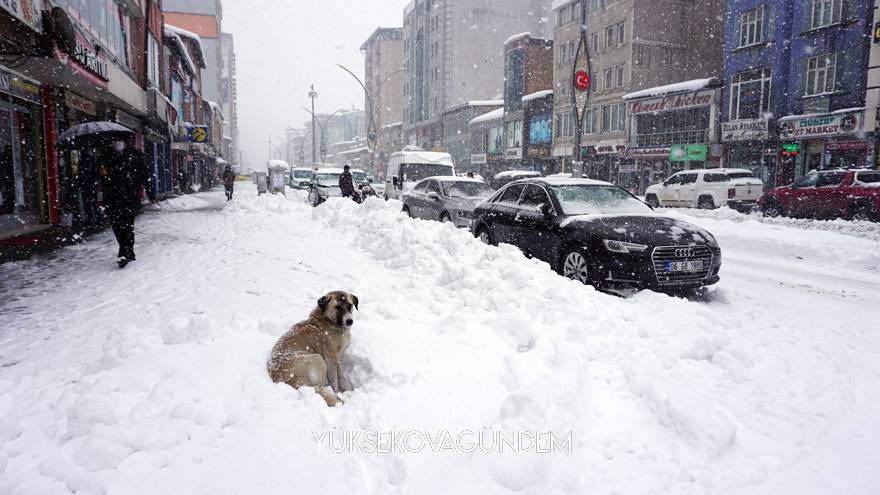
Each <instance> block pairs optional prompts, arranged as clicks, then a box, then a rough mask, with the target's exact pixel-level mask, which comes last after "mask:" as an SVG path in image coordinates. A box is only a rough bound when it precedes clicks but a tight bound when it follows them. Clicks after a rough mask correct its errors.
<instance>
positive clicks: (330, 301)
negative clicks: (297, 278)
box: [318, 291, 358, 327]
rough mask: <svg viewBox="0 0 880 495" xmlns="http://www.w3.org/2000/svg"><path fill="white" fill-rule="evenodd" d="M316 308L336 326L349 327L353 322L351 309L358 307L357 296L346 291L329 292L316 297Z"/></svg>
mask: <svg viewBox="0 0 880 495" xmlns="http://www.w3.org/2000/svg"><path fill="white" fill-rule="evenodd" d="M352 308H353V309H352ZM318 309H320V310H321V313H323V315H324V318H327V319H328V320H330V321H332V322H333V323H335V324H336V325H337V326H340V327H350V326H351V325H352V324H353V323H354V316H353V314H352V313H353V310H354V309H358V298H357V296H355V295H354V294H349V293H348V292H343V291H335V292H330V293H328V294H327V295H325V296H323V297H321V298H320V299H318Z"/></svg>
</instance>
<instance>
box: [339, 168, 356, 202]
mask: <svg viewBox="0 0 880 495" xmlns="http://www.w3.org/2000/svg"><path fill="white" fill-rule="evenodd" d="M339 191H340V192H341V193H342V197H343V198H353V197H354V179H353V178H352V176H351V167H350V166H348V165H346V166H345V167H344V168H343V169H342V175H340V176H339Z"/></svg>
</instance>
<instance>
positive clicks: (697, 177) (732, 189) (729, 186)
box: [645, 168, 764, 210]
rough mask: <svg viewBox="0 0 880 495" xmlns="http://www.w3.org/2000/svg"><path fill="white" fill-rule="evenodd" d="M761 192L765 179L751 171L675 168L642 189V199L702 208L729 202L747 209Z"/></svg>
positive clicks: (655, 203)
mask: <svg viewBox="0 0 880 495" xmlns="http://www.w3.org/2000/svg"><path fill="white" fill-rule="evenodd" d="M763 192H764V183H763V182H761V179H758V178H757V177H755V175H754V174H752V172H750V171H749V170H745V169H738V168H711V169H705V170H685V171H683V172H678V173H677V174H674V175H673V176H672V177H670V178H668V179H666V181H664V182H662V183H660V184H654V185H653V186H651V187H649V188H648V190H647V191H645V202H646V203H648V204H649V205H651V206H652V207H654V208H656V207H658V206H664V207H671V206H678V207H686V208H705V209H712V208H718V207H719V206H729V207H731V208H734V209H736V210H750V209H752V208H753V207H754V206H756V205H757V203H758V198H760V197H761V194H763Z"/></svg>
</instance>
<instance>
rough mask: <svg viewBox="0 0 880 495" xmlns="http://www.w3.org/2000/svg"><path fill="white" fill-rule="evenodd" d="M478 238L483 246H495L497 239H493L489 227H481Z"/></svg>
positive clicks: (478, 230)
mask: <svg viewBox="0 0 880 495" xmlns="http://www.w3.org/2000/svg"><path fill="white" fill-rule="evenodd" d="M477 238H478V239H480V242H482V243H483V244H486V245H489V246H494V245H495V239H493V238H492V233H491V232H489V228H488V227H480V228H479V229H477Z"/></svg>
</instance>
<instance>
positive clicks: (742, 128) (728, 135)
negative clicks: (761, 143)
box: [721, 119, 770, 142]
mask: <svg viewBox="0 0 880 495" xmlns="http://www.w3.org/2000/svg"><path fill="white" fill-rule="evenodd" d="M769 135H770V126H769V124H768V122H767V119H756V120H736V121H732V122H723V123H722V124H721V140H722V141H725V142H726V141H748V140H752V139H766V138H767V137H769Z"/></svg>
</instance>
